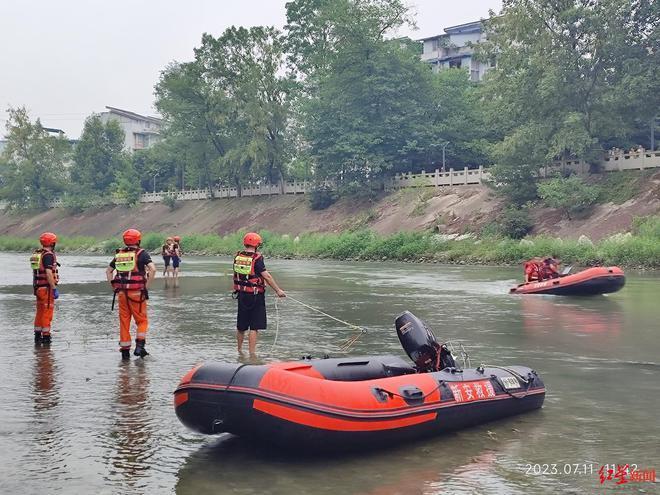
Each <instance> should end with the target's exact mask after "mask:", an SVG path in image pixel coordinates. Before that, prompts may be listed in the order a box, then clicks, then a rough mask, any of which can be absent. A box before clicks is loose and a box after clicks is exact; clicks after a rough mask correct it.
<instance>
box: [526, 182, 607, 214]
mask: <svg viewBox="0 0 660 495" xmlns="http://www.w3.org/2000/svg"><path fill="white" fill-rule="evenodd" d="M538 189H539V196H540V197H541V199H543V201H544V202H545V203H546V204H547V205H548V206H549V207H551V208H558V209H561V210H562V211H563V212H564V213H565V214H566V216H567V217H568V219H569V220H570V219H571V214H575V213H580V212H582V211H585V210H586V209H587V208H589V207H590V206H591V205H593V204H594V203H595V202H596V199H597V198H598V189H597V188H595V187H593V186H589V185H587V184H585V183H584V181H583V180H582V179H580V178H579V177H578V176H577V175H571V176H570V177H567V178H564V177H555V178H554V179H551V180H548V181H545V182H541V183H540V184H539V186H538Z"/></svg>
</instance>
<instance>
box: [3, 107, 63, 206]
mask: <svg viewBox="0 0 660 495" xmlns="http://www.w3.org/2000/svg"><path fill="white" fill-rule="evenodd" d="M8 114H9V118H8V120H7V125H6V127H7V146H6V148H5V150H4V152H3V155H2V157H1V158H0V162H2V167H0V170H1V171H2V174H3V176H2V178H1V179H0V184H1V188H0V198H1V199H3V200H5V201H8V202H9V203H10V204H11V205H12V206H15V207H18V208H27V207H35V208H44V207H47V206H48V203H49V202H50V201H52V200H53V199H55V198H56V197H57V196H58V195H59V194H60V193H61V192H62V191H63V190H64V185H65V181H66V172H65V167H64V165H65V163H66V161H67V160H68V158H69V155H70V151H71V146H70V144H69V142H68V141H67V139H66V138H64V136H62V135H58V136H51V135H50V134H49V133H48V131H46V130H45V129H44V128H43V126H42V125H41V122H40V121H39V119H37V120H36V121H35V122H32V121H31V120H30V117H29V115H28V113H27V110H26V109H25V108H24V107H21V108H11V107H10V108H9V110H8Z"/></svg>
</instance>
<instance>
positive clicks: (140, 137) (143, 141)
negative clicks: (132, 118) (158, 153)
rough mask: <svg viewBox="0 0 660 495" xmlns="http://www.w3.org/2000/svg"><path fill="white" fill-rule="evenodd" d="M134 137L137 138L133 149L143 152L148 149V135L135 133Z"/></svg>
mask: <svg viewBox="0 0 660 495" xmlns="http://www.w3.org/2000/svg"><path fill="white" fill-rule="evenodd" d="M133 136H134V137H135V144H134V146H133V148H135V149H136V150H141V149H144V148H146V147H147V136H146V134H140V133H138V132H136V133H134V134H133Z"/></svg>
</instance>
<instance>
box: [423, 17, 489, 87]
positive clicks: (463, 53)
mask: <svg viewBox="0 0 660 495" xmlns="http://www.w3.org/2000/svg"><path fill="white" fill-rule="evenodd" d="M483 39H485V36H484V33H483V24H482V23H481V21H476V22H468V23H467V24H460V25H458V26H452V27H448V28H446V29H445V34H438V35H437V36H431V37H429V38H424V39H421V40H420V41H422V42H423V43H424V51H423V53H422V61H424V62H428V63H429V64H431V65H432V66H433V71H434V72H438V71H439V70H441V69H449V68H462V69H466V70H467V71H468V72H469V74H470V80H472V81H481V79H483V77H484V74H485V73H486V72H487V71H488V69H490V68H491V67H494V66H495V65H494V63H492V64H490V63H483V62H479V61H477V60H475V59H474V57H473V54H474V49H473V48H472V47H470V46H468V45H469V44H470V43H479V42H480V41H482V40H483Z"/></svg>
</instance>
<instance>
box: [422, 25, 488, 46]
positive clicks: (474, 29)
mask: <svg viewBox="0 0 660 495" xmlns="http://www.w3.org/2000/svg"><path fill="white" fill-rule="evenodd" d="M482 30H483V24H482V22H481V21H472V22H466V23H465V24H458V25H457V26H450V27H447V28H445V29H444V31H445V32H444V33H443V34H436V35H435V36H428V37H426V38H421V39H418V40H417V41H428V40H434V39H437V38H445V37H447V36H449V35H450V34H463V33H479V32H481V31H482Z"/></svg>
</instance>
